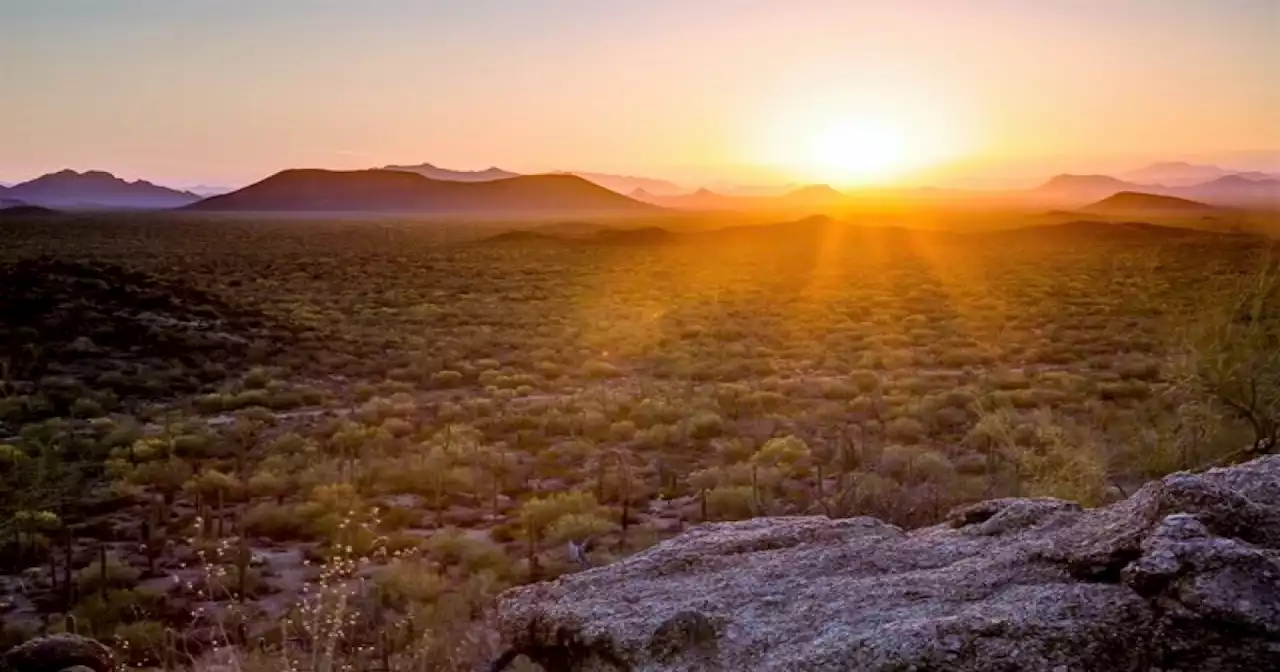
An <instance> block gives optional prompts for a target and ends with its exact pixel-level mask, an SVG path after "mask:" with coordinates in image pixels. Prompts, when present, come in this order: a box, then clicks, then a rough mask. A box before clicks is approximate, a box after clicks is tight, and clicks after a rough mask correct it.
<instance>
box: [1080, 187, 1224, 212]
mask: <svg viewBox="0 0 1280 672" xmlns="http://www.w3.org/2000/svg"><path fill="white" fill-rule="evenodd" d="M1081 210H1082V211H1084V212H1090V213H1096V214H1104V215H1125V216H1142V215H1161V214H1164V215H1175V214H1177V215H1200V214H1209V213H1213V212H1218V211H1219V210H1218V208H1215V207H1213V206H1212V205H1209V204H1207V203H1201V202H1199V201H1192V200H1188V199H1185V198H1177V197H1176V196H1161V195H1159V194H1146V193H1142V192H1137V191H1122V192H1120V193H1118V194H1113V195H1111V196H1108V197H1106V198H1104V199H1102V200H1101V201H1098V202H1097V203H1093V204H1091V205H1088V206H1086V207H1084V208H1081Z"/></svg>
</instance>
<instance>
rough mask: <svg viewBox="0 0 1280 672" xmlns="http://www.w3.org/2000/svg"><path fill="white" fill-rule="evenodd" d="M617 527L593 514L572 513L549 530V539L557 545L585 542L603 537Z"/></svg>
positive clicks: (560, 519)
mask: <svg viewBox="0 0 1280 672" xmlns="http://www.w3.org/2000/svg"><path fill="white" fill-rule="evenodd" d="M616 527H617V526H616V525H615V524H614V523H612V522H610V521H608V520H605V519H603V518H601V517H600V516H598V515H595V514H591V513H570V514H566V515H563V516H561V517H559V518H557V519H556V521H555V522H554V523H552V524H551V526H550V527H548V528H547V539H548V540H550V541H552V542H555V543H565V542H569V541H579V542H581V541H585V540H587V539H594V538H598V537H603V536H604V535H606V534H609V533H610V532H613V531H614V529H615V528H616Z"/></svg>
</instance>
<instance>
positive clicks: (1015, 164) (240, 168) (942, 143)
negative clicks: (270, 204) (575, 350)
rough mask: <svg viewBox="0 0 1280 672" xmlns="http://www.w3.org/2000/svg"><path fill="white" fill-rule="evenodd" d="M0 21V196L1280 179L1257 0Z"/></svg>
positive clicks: (517, 0)
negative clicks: (49, 188)
mask: <svg viewBox="0 0 1280 672" xmlns="http://www.w3.org/2000/svg"><path fill="white" fill-rule="evenodd" d="M0 17H2V18H0V63H2V64H3V65H0V91H2V92H3V93H2V95H3V101H4V102H3V104H2V105H0V181H5V182H12V181H17V180H21V179H27V178H29V177H32V176H34V175H37V174H40V173H44V172H49V171H53V170H58V169H61V168H65V167H71V168H76V169H82V170H83V169H90V168H96V169H104V170H109V171H113V172H115V173H117V174H118V175H121V176H122V177H127V178H130V179H132V178H137V177H145V178H148V179H152V180H154V181H158V182H161V183H167V184H177V185H189V184H196V183H205V184H221V185H239V184H243V183H246V182H249V181H254V180H257V179H261V178H262V177H265V176H267V175H269V174H271V173H273V172H275V171H277V170H279V169H282V168H286V167H298V166H308V167H323V168H365V167H372V166H379V165H384V164H388V163H410V162H412V163H417V162H422V161H430V162H432V163H435V164H437V165H442V166H447V167H452V168H465V169H477V168H484V167H487V166H490V165H498V166H501V167H503V168H507V169H510V170H516V171H527V172H535V171H548V170H557V169H565V170H570V169H571V170H598V171H611V172H622V173H629V174H644V175H649V176H655V177H667V178H674V179H677V180H684V181H686V182H690V183H702V182H708V181H714V180H737V181H742V182H769V181H779V180H804V181H828V182H834V183H872V182H875V183H883V182H892V181H905V182H932V183H940V184H947V183H971V182H973V183H976V182H982V181H986V182H991V183H996V182H1001V181H1008V182H1010V183H1014V182H1027V181H1030V182H1034V181H1038V180H1040V179H1042V178H1043V177H1044V174H1046V173H1048V172H1055V171H1059V170H1075V171H1093V170H1097V171H1101V170H1114V169H1119V168H1133V167H1137V165H1138V164H1141V163H1143V162H1148V161H1151V160H1155V159H1195V160H1209V161H1219V162H1233V163H1235V164H1236V165H1239V166H1241V167H1275V164H1276V163H1280V161H1276V159H1277V157H1280V151H1277V150H1280V1H1277V0H963V1H961V0H936V1H930V0H893V1H890V0H881V1H869V0H867V1H863V0H785V1H782V0H755V1H749V0H645V1H643V2H636V1H631V0H536V1H535V0H465V1H463V0H457V1H454V0H449V1H445V0H363V1H360V2H352V1H350V0H332V1H329V0H270V1H264V2H255V3H248V2H232V1H228V0H181V1H175V0H110V1H106V0H6V2H4V5H3V8H2V11H0ZM1267 162H1272V163H1271V164H1268V165H1266V166H1261V165H1260V164H1265V163H1267Z"/></svg>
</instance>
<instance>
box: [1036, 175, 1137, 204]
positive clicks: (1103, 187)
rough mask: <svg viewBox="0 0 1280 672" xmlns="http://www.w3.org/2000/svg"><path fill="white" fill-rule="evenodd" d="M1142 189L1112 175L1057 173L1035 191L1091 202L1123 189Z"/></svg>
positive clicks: (1060, 197) (1071, 199) (1038, 193)
mask: <svg viewBox="0 0 1280 672" xmlns="http://www.w3.org/2000/svg"><path fill="white" fill-rule="evenodd" d="M1142 189H1143V187H1142V185H1137V184H1133V183H1131V182H1125V181H1124V180H1120V179H1117V178H1114V177H1112V176H1110V175H1055V176H1054V177H1053V178H1051V179H1050V180H1049V181H1048V182H1045V183H1044V184H1042V185H1040V186H1039V187H1037V188H1036V189H1034V190H1033V192H1034V195H1036V196H1039V197H1047V198H1053V199H1058V200H1070V201H1080V202H1089V201H1095V200H1098V199H1100V198H1106V197H1108V196H1111V195H1113V194H1117V193H1119V192H1121V191H1141V190H1142Z"/></svg>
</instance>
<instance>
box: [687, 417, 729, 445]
mask: <svg viewBox="0 0 1280 672" xmlns="http://www.w3.org/2000/svg"><path fill="white" fill-rule="evenodd" d="M687 431H688V434H689V436H691V437H693V438H695V439H712V438H715V437H717V436H720V435H721V434H723V433H724V420H723V419H722V418H721V417H720V416H719V415H717V414H716V413H712V412H710V411H700V412H698V413H695V414H694V415H693V417H691V418H689V420H688V430H687Z"/></svg>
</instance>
